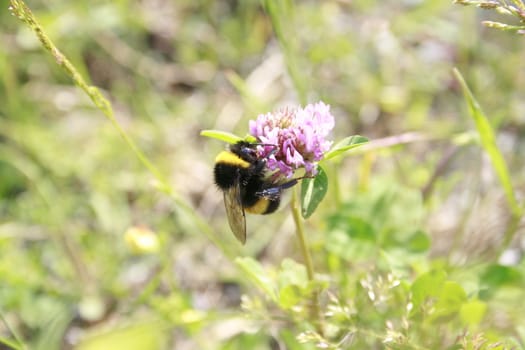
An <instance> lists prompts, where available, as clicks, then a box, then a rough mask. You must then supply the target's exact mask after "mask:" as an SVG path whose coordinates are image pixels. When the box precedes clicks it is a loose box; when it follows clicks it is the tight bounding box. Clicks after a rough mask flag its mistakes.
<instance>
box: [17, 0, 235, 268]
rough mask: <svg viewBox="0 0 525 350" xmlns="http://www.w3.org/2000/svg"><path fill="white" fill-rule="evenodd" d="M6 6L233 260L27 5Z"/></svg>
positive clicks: (163, 188) (19, 1)
mask: <svg viewBox="0 0 525 350" xmlns="http://www.w3.org/2000/svg"><path fill="white" fill-rule="evenodd" d="M10 3H11V6H10V10H11V12H12V13H13V14H14V15H15V16H16V17H18V18H19V19H20V20H21V21H23V22H24V23H26V24H27V25H28V26H29V27H30V28H31V30H32V31H33V32H35V34H36V36H37V37H38V39H39V40H40V42H41V43H42V45H43V46H44V48H45V49H46V50H47V51H49V52H50V53H51V54H52V55H53V57H54V59H55V61H56V62H57V64H58V65H59V66H60V67H62V68H63V69H64V70H65V71H66V74H67V75H68V76H70V77H71V79H72V80H73V82H74V83H75V84H76V85H77V86H78V87H80V88H81V89H82V90H83V91H84V92H85V93H86V94H87V95H88V96H89V98H90V99H91V101H93V103H94V104H95V106H96V107H97V108H98V109H99V110H100V111H101V112H102V113H103V114H104V115H105V116H106V118H107V119H109V121H110V122H111V124H113V126H114V127H115V129H117V131H118V133H119V134H120V135H121V136H122V138H123V139H124V141H125V142H126V144H127V145H128V146H129V148H131V150H132V151H133V153H134V154H135V156H136V157H137V158H138V159H139V161H140V162H141V163H142V164H143V165H144V166H145V167H146V168H147V169H148V170H149V171H150V173H151V174H152V175H153V176H154V177H155V179H156V181H157V188H158V189H159V190H161V191H163V192H164V193H166V194H168V195H169V196H171V197H172V199H173V200H174V202H175V204H176V205H177V210H179V212H180V213H181V215H182V216H185V217H189V218H191V220H192V222H193V223H194V224H195V225H196V226H197V228H198V230H200V231H201V232H203V233H204V234H205V235H206V236H207V237H208V238H209V239H210V240H211V241H212V242H214V243H215V244H216V245H217V246H218V247H219V248H220V249H221V250H222V252H223V253H224V254H225V255H226V256H227V257H229V258H231V259H233V256H234V254H233V252H232V249H231V248H230V247H229V246H228V245H227V244H226V243H225V242H223V241H222V240H220V239H219V238H217V237H216V235H215V232H214V231H213V229H212V228H211V227H210V225H209V224H208V223H207V222H206V221H205V220H204V219H203V218H202V217H200V216H199V215H197V214H196V213H195V211H194V210H193V208H191V207H190V206H189V205H188V204H187V203H186V201H185V200H184V199H183V198H181V197H180V196H178V195H177V193H176V192H175V191H174V189H173V188H172V187H171V186H170V185H169V182H168V180H167V179H166V178H165V177H164V176H163V175H162V173H161V172H160V171H159V170H158V169H157V167H155V165H153V163H152V162H150V160H149V159H148V157H147V156H146V155H145V154H144V153H143V152H142V151H141V150H140V149H139V148H138V147H137V145H136V144H135V142H133V140H132V139H131V138H130V137H129V136H128V134H126V131H124V129H123V128H122V127H121V126H120V124H119V123H118V121H117V120H116V118H115V116H114V114H113V109H112V107H111V103H110V102H109V100H107V99H106V98H105V97H104V96H103V95H102V94H101V92H100V91H99V90H98V89H97V88H96V87H95V86H90V85H88V84H87V83H86V81H85V80H84V78H83V77H82V75H81V74H80V73H79V72H78V71H77V69H76V68H75V66H73V64H72V63H71V62H70V61H69V60H68V59H67V57H66V56H65V55H64V54H62V52H60V50H59V49H58V48H57V47H56V46H55V44H53V42H52V41H51V40H50V39H49V37H48V36H47V35H46V34H45V32H44V30H43V28H42V26H41V25H40V24H39V23H38V21H37V20H36V18H35V16H34V15H33V13H32V12H31V10H30V9H29V7H27V5H26V4H25V3H24V1H22V0H10Z"/></svg>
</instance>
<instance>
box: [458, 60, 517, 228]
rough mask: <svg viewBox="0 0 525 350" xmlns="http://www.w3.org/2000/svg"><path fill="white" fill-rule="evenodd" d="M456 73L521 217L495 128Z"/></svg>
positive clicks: (484, 143) (509, 198)
mask: <svg viewBox="0 0 525 350" xmlns="http://www.w3.org/2000/svg"><path fill="white" fill-rule="evenodd" d="M454 75H455V76H456V79H457V80H458V81H459V83H460V84H461V87H462V89H463V93H464V95H465V99H466V101H467V106H468V110H469V114H470V116H471V117H472V119H473V120H474V123H475V124H476V129H477V131H478V134H479V137H480V140H481V145H482V147H483V148H484V149H485V152H487V154H488V155H489V158H490V161H491V162H492V166H493V167H494V170H495V171H496V174H497V176H498V179H499V181H500V183H501V186H502V187H503V190H504V191H505V196H506V198H507V202H508V204H509V207H510V209H511V211H512V214H513V216H514V217H515V218H516V217H521V215H522V213H523V209H522V208H521V207H520V205H519V204H518V202H517V200H516V197H515V195H514V188H513V186H512V183H511V179H510V175H509V170H508V168H507V164H506V163H505V159H504V158H503V155H502V154H501V152H500V150H499V148H498V145H497V144H496V137H495V133H494V129H493V128H492V126H491V125H490V123H489V120H488V118H487V117H486V116H485V114H484V113H483V110H482V109H481V106H480V105H479V103H478V101H476V99H475V97H474V95H473V94H472V92H471V91H470V89H469V87H468V85H467V83H466V82H465V80H464V79H463V76H462V75H461V73H460V72H459V70H457V69H455V68H454Z"/></svg>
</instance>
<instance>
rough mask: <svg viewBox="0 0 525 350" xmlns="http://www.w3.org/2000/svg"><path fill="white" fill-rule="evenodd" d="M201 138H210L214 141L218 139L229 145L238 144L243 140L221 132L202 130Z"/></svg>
mask: <svg viewBox="0 0 525 350" xmlns="http://www.w3.org/2000/svg"><path fill="white" fill-rule="evenodd" d="M201 136H206V137H210V138H212V139H217V140H221V141H224V142H228V143H237V142H238V141H241V140H242V137H239V136H237V135H234V134H232V133H229V132H226V131H220V130H202V131H201Z"/></svg>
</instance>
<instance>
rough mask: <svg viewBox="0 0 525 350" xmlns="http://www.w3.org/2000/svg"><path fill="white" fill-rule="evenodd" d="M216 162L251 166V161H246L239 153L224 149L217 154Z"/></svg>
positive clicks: (244, 166)
mask: <svg viewBox="0 0 525 350" xmlns="http://www.w3.org/2000/svg"><path fill="white" fill-rule="evenodd" d="M215 163H224V164H230V165H236V166H239V167H241V168H249V167H250V163H248V162H247V161H245V160H244V159H241V158H240V157H239V156H238V155H236V154H235V153H232V152H229V151H222V152H221V153H219V154H218V155H217V157H216V158H215Z"/></svg>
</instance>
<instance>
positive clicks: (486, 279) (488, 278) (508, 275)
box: [481, 264, 523, 288]
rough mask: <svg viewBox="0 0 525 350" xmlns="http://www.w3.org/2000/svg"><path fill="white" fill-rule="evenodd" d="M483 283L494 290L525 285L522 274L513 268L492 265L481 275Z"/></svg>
mask: <svg viewBox="0 0 525 350" xmlns="http://www.w3.org/2000/svg"><path fill="white" fill-rule="evenodd" d="M481 281H482V282H483V283H484V284H486V285H488V286H490V287H494V288H498V287H501V286H504V285H520V284H521V283H523V275H522V274H521V272H520V271H519V270H518V269H516V268H514V267H511V266H503V265H497V264H496V265H490V266H489V267H487V269H486V270H485V272H484V273H483V274H482V275H481Z"/></svg>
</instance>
